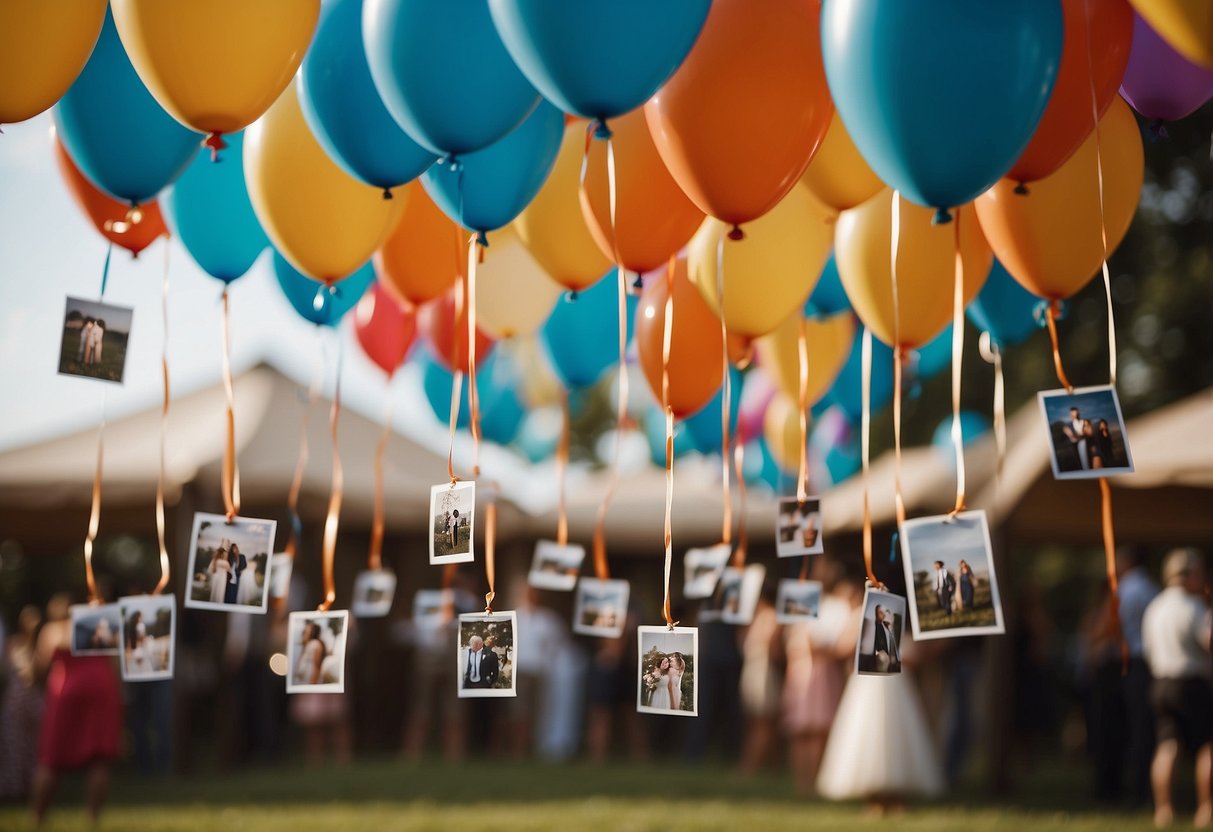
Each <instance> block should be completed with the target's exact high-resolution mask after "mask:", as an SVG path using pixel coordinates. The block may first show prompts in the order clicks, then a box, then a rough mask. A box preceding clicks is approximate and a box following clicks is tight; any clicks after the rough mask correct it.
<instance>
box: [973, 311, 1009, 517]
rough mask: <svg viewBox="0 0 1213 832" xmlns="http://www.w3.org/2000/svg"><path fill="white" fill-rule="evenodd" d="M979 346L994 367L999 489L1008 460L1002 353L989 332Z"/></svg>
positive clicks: (983, 335)
mask: <svg viewBox="0 0 1213 832" xmlns="http://www.w3.org/2000/svg"><path fill="white" fill-rule="evenodd" d="M977 346H978V349H979V351H980V352H981V357H982V359H984V360H985V361H986V363H988V364H991V365H993V367H994V448H995V450H996V452H997V460H998V461H997V465H996V467H995V475H994V485H995V487H997V486H999V485H1000V484H1001V483H1002V468H1003V464H1004V463H1005V462H1006V458H1007V406H1006V393H1005V392H1004V391H1005V383H1004V381H1003V374H1002V351H1001V350H999V348H998V344H996V343H994V339H993V337H991V335H990V333H988V332H983V333H981V339H980V340H979V341H978V342H977ZM997 502H998V500H997V499H995V503H997Z"/></svg>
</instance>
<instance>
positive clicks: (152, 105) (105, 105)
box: [5, 8, 201, 203]
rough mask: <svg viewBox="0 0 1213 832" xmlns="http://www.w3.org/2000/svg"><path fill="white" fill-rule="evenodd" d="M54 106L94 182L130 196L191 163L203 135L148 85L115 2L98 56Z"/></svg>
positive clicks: (148, 194)
mask: <svg viewBox="0 0 1213 832" xmlns="http://www.w3.org/2000/svg"><path fill="white" fill-rule="evenodd" d="M5 83H20V79H9V80H7V81H5ZM54 112H55V126H56V128H57V129H58V131H59V138H60V140H61V141H62V142H63V146H64V147H65V148H66V149H67V152H68V154H69V155H70V156H71V157H72V161H74V162H75V163H76V166H77V167H78V168H80V170H81V171H83V173H84V175H85V176H87V177H88V178H89V180H91V181H92V183H93V184H94V185H96V186H97V187H98V188H100V189H101V190H103V191H105V192H106V193H108V194H109V195H110V196H112V197H114V198H115V199H120V200H122V201H123V202H130V203H140V202H147V201H148V200H150V199H153V198H155V196H156V194H158V193H160V191H161V190H163V189H164V187H165V186H166V185H168V184H169V183H170V182H172V181H173V180H174V179H176V178H177V177H178V176H179V175H180V174H181V171H183V170H185V166H186V165H188V164H189V162H190V159H192V158H193V157H194V156H195V155H196V154H197V152H198V147H199V143H200V141H201V135H200V134H198V133H195V132H194V131H192V130H190V129H188V128H186V127H183V126H181V124H179V123H178V122H177V120H176V119H174V118H173V117H172V116H170V115H169V114H168V113H166V112H165V111H164V109H163V108H162V107H161V106H160V105H159V104H158V103H157V102H156V99H155V98H153V97H152V94H151V93H150V92H148V91H147V87H145V86H144V85H143V81H141V80H140V79H139V75H138V74H137V73H136V72H135V67H134V66H132V65H131V61H130V58H128V57H127V56H126V50H125V49H123V48H122V41H121V40H119V39H118V30H117V28H116V27H115V26H114V16H113V13H112V12H111V11H110V10H109V9H108V8H107V9H106V10H105V23H104V25H102V27H101V36H100V37H99V38H97V45H96V46H95V47H94V48H93V54H92V56H91V57H90V58H89V59H88V63H87V64H85V65H84V69H83V70H82V71H81V73H80V75H79V77H77V78H76V80H75V82H73V83H72V85H71V86H70V87H69V88H68V90H67V92H65V93H64V94H63V97H62V98H61V99H59V103H58V104H56V105H55V111H54Z"/></svg>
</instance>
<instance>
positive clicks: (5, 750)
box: [0, 604, 42, 801]
mask: <svg viewBox="0 0 1213 832" xmlns="http://www.w3.org/2000/svg"><path fill="white" fill-rule="evenodd" d="M41 624H42V613H41V612H39V611H38V608H37V607H36V606H34V605H33V604H28V605H26V606H25V607H23V608H22V610H21V613H20V614H19V615H18V616H17V629H16V631H15V632H13V633H12V634H11V635H9V636H8V637H7V638H6V639H5V640H4V644H3V653H2V654H0V685H2V686H3V687H2V690H3V693H2V694H0V737H3V741H0V801H4V800H25V799H27V798H28V797H29V794H30V788H31V786H32V784H33V779H34V765H35V763H36V762H37V759H38V724H39V722H40V721H41V719H42V691H41V689H40V688H39V687H38V685H37V684H36V683H35V679H34V646H35V638H36V636H37V632H38V627H39V626H40V625H41Z"/></svg>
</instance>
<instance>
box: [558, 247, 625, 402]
mask: <svg viewBox="0 0 1213 832" xmlns="http://www.w3.org/2000/svg"><path fill="white" fill-rule="evenodd" d="M636 304H637V297H636V295H634V294H632V293H630V292H629V293H628V296H627V315H628V319H627V326H628V341H629V342H630V341H631V339H632V322H633V321H634V320H635V317H636V315H635V312H636ZM539 337H540V339H541V340H542V342H543V345H544V347H545V349H546V351H547V356H548V359H549V360H550V362H551V364H552V369H553V370H554V371H555V372H556V377H557V378H559V379H560V381H561V383H562V384H563V385H564V386H565V387H566V388H568V389H569V390H577V389H579V388H584V387H590V386H591V385H593V384H595V383H597V381H598V379H600V378H602V374H603V373H605V372H606V371H607V370H608V369H609V368H611V367H614V366H615V365H616V364H618V363H619V274H618V272H617V271H616V270H615V269H611V271H609V272H607V274H606V276H605V277H603V278H602V279H600V280H599V281H598V282H597V283H595V284H593V285H592V286H590V287H589V288H588V289H582V290H581V291H580V292H578V293H577V294H576V297H575V298H574V297H573V296H572V295H571V294H566V295H565V296H564V297H563V298H562V299H561V300H558V301H556V306H555V307H554V308H553V309H552V314H551V315H549V316H548V319H547V321H546V322H544V324H543V327H542V328H541V329H540V330H539Z"/></svg>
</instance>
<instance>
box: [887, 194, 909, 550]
mask: <svg viewBox="0 0 1213 832" xmlns="http://www.w3.org/2000/svg"><path fill="white" fill-rule="evenodd" d="M892 219H893V221H892V229H893V230H892V234H891V236H890V245H889V251H890V258H891V259H890V264H889V265H890V272H889V273H890V275H891V277H892V283H893V502H894V505H895V507H896V509H897V526H898V528H900V527H901V524H902V523H904V522H905V520H906V505H905V500H904V499H903V498H902V496H901V371H902V365H903V364H904V363H905V350H903V349H902V346H901V292H900V290H899V289H898V286H897V249H898V247H899V246H900V244H901V193H900V192H899V191H893V217H892Z"/></svg>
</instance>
